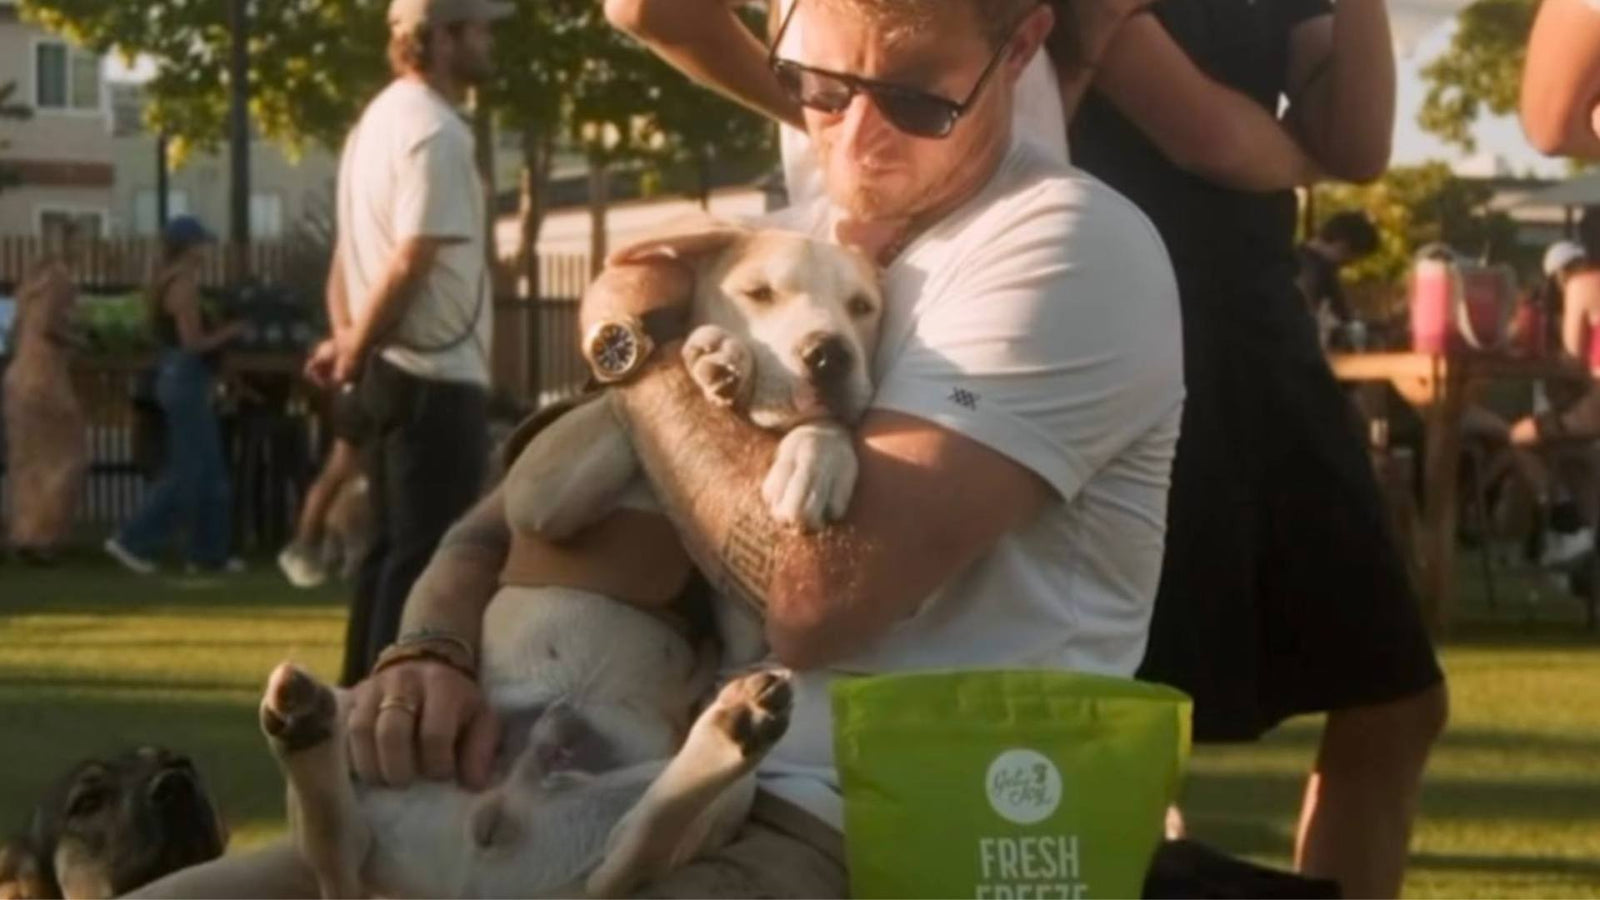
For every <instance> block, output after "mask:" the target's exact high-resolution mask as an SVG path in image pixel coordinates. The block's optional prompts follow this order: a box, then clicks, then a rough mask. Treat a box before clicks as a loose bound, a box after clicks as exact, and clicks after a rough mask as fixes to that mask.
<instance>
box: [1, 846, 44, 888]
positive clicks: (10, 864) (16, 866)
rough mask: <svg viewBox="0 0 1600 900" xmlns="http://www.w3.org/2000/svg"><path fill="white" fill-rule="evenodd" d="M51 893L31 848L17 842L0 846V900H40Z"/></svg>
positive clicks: (36, 856)
mask: <svg viewBox="0 0 1600 900" xmlns="http://www.w3.org/2000/svg"><path fill="white" fill-rule="evenodd" d="M52 893H53V892H52V891H51V890H50V888H49V885H47V884H45V877H44V870H43V867H41V866H40V865H39V857H38V855H37V854H35V853H34V852H33V848H31V847H29V846H28V845H26V844H24V843H23V842H22V841H18V840H11V841H7V842H6V843H4V844H0V900H33V898H41V900H42V898H45V897H49V896H51V895H52Z"/></svg>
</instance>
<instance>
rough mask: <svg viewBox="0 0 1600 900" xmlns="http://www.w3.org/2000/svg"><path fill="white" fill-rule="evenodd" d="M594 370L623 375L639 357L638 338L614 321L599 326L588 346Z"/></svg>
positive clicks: (612, 374)
mask: <svg viewBox="0 0 1600 900" xmlns="http://www.w3.org/2000/svg"><path fill="white" fill-rule="evenodd" d="M589 352H590V354H591V356H592V358H593V361H594V367H595V371H597V372H600V373H603V374H605V375H611V376H620V375H625V374H627V373H628V371H629V370H631V369H632V368H633V366H634V363H635V362H637V360H638V358H639V340H638V338H636V337H635V336H634V334H633V332H631V331H629V330H628V329H627V328H625V327H623V326H621V325H617V324H615V323H611V324H606V325H602V326H600V328H599V330H598V331H596V332H595V335H594V340H593V342H592V343H591V344H590V346H589Z"/></svg>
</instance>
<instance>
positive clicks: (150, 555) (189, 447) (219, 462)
mask: <svg viewBox="0 0 1600 900" xmlns="http://www.w3.org/2000/svg"><path fill="white" fill-rule="evenodd" d="M211 384H212V380H211V371H210V369H208V368H207V367H206V364H205V363H204V362H202V361H201V360H200V358H199V357H197V356H194V355H193V354H190V353H185V352H183V351H181V350H167V351H165V352H164V353H163V354H162V356H161V361H160V364H159V367H158V368H157V371H156V400H157V401H158V402H159V403H160V405H161V412H162V415H163V416H164V417H165V419H166V433H167V458H166V462H165V463H164V464H163V466H162V469H161V477H160V478H159V479H157V480H156V483H155V486H154V487H153V488H152V489H151V491H150V493H149V494H147V495H146V496H145V499H144V505H143V506H142V507H140V508H139V511H138V512H137V513H135V514H134V516H133V518H132V519H130V520H129V521H128V522H127V524H125V525H123V527H122V531H121V532H120V533H119V534H118V535H117V542H118V543H120V544H122V546H123V547H125V548H127V550H128V551H129V552H131V553H133V554H134V555H136V556H139V557H142V558H144V559H154V558H156V557H157V556H159V555H160V554H161V551H162V550H163V549H165V546H166V544H167V542H168V540H169V539H170V538H171V537H172V532H173V530H174V529H176V528H177V527H178V526H179V525H182V526H184V528H185V529H186V530H187V532H188V541H189V544H188V549H189V561H190V562H191V563H193V564H195V565H196V566H200V567H202V568H216V567H219V566H221V565H222V564H223V563H225V562H226V561H227V559H228V551H229V549H230V547H231V546H232V543H233V536H232V534H231V528H232V522H231V508H230V504H231V497H230V488H229V479H228V466H227V463H226V461H225V460H224V459H223V455H222V433H221V431H220V430H219V428H218V426H217V414H216V413H215V412H213V411H212V409H211Z"/></svg>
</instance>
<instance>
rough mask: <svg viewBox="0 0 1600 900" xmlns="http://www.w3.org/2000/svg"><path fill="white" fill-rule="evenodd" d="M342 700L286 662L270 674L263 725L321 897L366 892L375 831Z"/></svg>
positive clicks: (302, 850)
mask: <svg viewBox="0 0 1600 900" xmlns="http://www.w3.org/2000/svg"><path fill="white" fill-rule="evenodd" d="M339 706H340V704H339V697H338V696H337V695H336V694H335V693H334V691H333V690H332V689H330V688H329V687H327V686H326V685H324V684H322V683H320V682H318V681H317V680H316V679H315V678H312V677H311V676H310V675H308V674H306V673H305V672H303V671H301V670H300V669H297V668H295V667H294V666H292V665H290V664H289V663H283V664H281V665H279V666H278V667H277V668H276V669H274V670H273V671H272V676H271V677H270V678H269V679H268V680H267V691H266V696H264V697H262V699H261V730H262V731H264V732H266V735H267V744H268V746H270V747H271V748H272V753H273V756H275V757H276V758H277V760H278V765H279V767H280V768H282V769H283V774H284V778H285V780H286V781H287V782H288V785H289V822H290V828H291V830H292V831H293V833H294V842H295V846H296V847H297V848H298V849H299V850H300V855H301V858H302V859H304V860H305V861H306V863H307V865H309V866H310V867H311V869H312V871H313V872H314V873H315V874H316V878H317V886H318V888H319V889H320V890H321V891H322V896H323V897H326V898H333V897H364V896H366V892H365V890H364V889H363V886H362V880H361V869H362V867H363V865H364V863H365V862H366V858H367V853H368V851H369V850H370V849H371V847H372V832H371V830H370V829H369V828H368V827H367V822H366V820H365V819H364V818H362V815H361V809H360V807H359V806H358V805H357V801H356V794H355V788H354V786H353V785H351V783H350V765H349V762H348V761H347V760H346V758H345V749H344V747H345V741H344V730H343V728H342V727H341V723H342V722H343V721H344V716H343V711H342V710H341V709H340V708H339Z"/></svg>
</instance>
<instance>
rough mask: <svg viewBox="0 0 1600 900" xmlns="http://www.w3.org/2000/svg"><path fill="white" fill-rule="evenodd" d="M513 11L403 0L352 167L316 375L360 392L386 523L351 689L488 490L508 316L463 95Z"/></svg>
mask: <svg viewBox="0 0 1600 900" xmlns="http://www.w3.org/2000/svg"><path fill="white" fill-rule="evenodd" d="M509 10H510V5H509V4H506V3H500V2H492V0H393V2H392V3H391V4H390V7H389V26H390V43H389V57H390V63H391V65H392V66H393V68H394V71H395V76H396V77H395V79H394V81H393V82H391V83H390V84H389V86H388V87H387V88H385V89H384V90H383V92H382V93H380V94H379V95H378V96H377V97H376V98H374V99H373V100H372V102H371V103H369V104H368V105H367V108H366V110H365V111H364V112H363V113H362V115H361V120H360V121H359V122H358V123H357V124H356V127H355V128H354V129H353V130H352V131H351V132H350V135H349V137H348V138H347V139H346V141H345V146H344V154H343V156H342V158H341V159H340V163H339V181H338V200H337V215H338V225H339V228H338V233H339V241H338V247H337V249H336V251H335V259H334V265H333V271H332V272H331V273H330V282H331V285H330V289H329V304H328V305H329V317H330V320H331V322H332V323H333V330H334V335H333V338H332V339H330V340H329V341H328V342H327V343H326V344H325V345H323V346H322V347H320V348H318V352H317V353H316V354H315V355H314V357H313V360H312V362H311V368H312V371H313V374H314V375H316V376H317V377H318V378H319V379H323V380H331V381H333V382H337V383H340V384H350V385H351V388H353V389H354V390H355V392H356V396H357V397H358V398H359V403H360V407H361V408H362V410H363V412H364V413H365V416H364V418H365V420H366V430H367V431H368V433H367V434H364V435H363V436H362V438H363V443H364V445H365V446H364V447H363V448H362V449H363V451H364V455H365V462H366V469H367V475H368V477H369V479H370V481H371V488H370V496H371V497H372V498H373V507H374V514H375V516H374V518H375V521H376V523H377V527H378V540H377V541H376V542H375V544H374V546H373V548H372V550H371V551H370V552H369V553H368V555H367V558H366V559H365V560H364V562H363V564H362V571H361V577H360V580H359V582H358V584H357V588H356V600H355V603H354V605H353V606H352V609H351V615H350V622H349V626H348V630H347V634H346V639H345V659H344V671H343V674H342V677H341V683H343V684H346V685H349V684H354V683H355V682H356V681H358V680H360V678H361V677H362V676H363V675H365V674H366V673H367V671H368V670H369V669H370V667H371V665H372V663H373V661H374V660H375V659H376V657H377V655H378V653H379V652H380V651H381V650H382V649H383V648H384V647H386V646H387V645H389V644H390V643H391V642H392V641H394V640H395V639H396V637H397V633H398V629H399V623H400V613H401V610H402V608H403V607H404V604H405V598H406V595H407V594H408V593H409V592H410V590H411V585H412V583H413V582H415V581H416V579H417V576H418V575H419V574H420V573H421V572H422V570H423V568H424V567H425V566H426V565H427V562H428V559H429V557H430V556H432V555H433V551H434V548H435V547H436V546H437V545H438V543H439V539H440V537H441V536H443V534H444V532H445V530H446V529H447V528H449V527H450V525H451V523H453V522H454V521H455V520H456V519H457V518H459V517H460V515H461V514H462V513H463V512H465V511H466V510H467V509H468V507H470V506H471V504H472V502H473V500H475V499H476V498H477V497H478V495H479V493H480V490H481V488H482V484H483V477H484V466H485V464H486V460H487V458H488V385H489V344H490V334H491V328H492V321H491V320H492V311H493V310H492V303H491V301H490V298H489V284H488V277H487V273H486V271H485V266H484V241H485V239H486V235H485V225H484V222H485V216H484V200H485V198H484V192H483V185H482V182H481V181H480V180H479V177H478V174H477V169H476V166H475V163H474V153H473V136H472V131H471V130H470V129H469V128H468V127H467V124H466V122H465V121H463V119H462V116H461V114H460V112H459V111H458V110H457V108H456V104H458V103H460V101H461V100H462V98H463V95H464V93H465V91H466V89H467V88H468V87H469V86H471V85H472V84H475V83H478V82H480V81H482V80H483V79H484V78H486V77H488V75H489V74H490V73H491V58H490V50H491V46H492V40H491V37H490V30H489V23H490V22H492V21H493V20H495V19H498V18H500V17H502V16H504V15H506V14H507V13H508V12H509ZM293 562H294V561H293V560H290V561H289V563H291V564H292V563H293ZM394 714H395V713H386V715H394Z"/></svg>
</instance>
